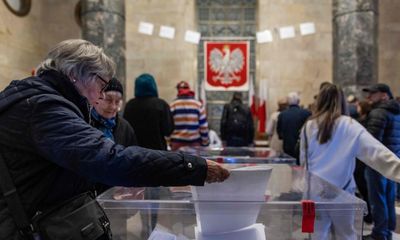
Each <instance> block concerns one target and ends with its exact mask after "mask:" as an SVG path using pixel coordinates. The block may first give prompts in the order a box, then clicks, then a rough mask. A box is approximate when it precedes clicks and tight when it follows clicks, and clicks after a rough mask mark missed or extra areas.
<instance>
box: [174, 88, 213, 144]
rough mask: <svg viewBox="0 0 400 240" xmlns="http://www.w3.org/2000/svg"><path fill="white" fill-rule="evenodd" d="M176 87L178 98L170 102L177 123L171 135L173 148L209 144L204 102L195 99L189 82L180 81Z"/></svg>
mask: <svg viewBox="0 0 400 240" xmlns="http://www.w3.org/2000/svg"><path fill="white" fill-rule="evenodd" d="M176 89H177V90H178V95H177V98H176V99H175V100H174V101H173V102H172V103H171V104H170V108H171V112H172V116H173V118H174V124H175V127H174V131H173V132H172V134H171V137H170V139H171V140H170V145H171V150H173V151H176V150H178V149H179V148H180V147H183V146H188V147H195V146H208V145H209V143H210V140H209V137H208V122H207V116H206V112H205V110H204V106H203V104H202V103H201V102H199V101H197V100H196V99H194V92H193V91H192V90H191V89H190V87H189V84H188V83H187V82H185V81H181V82H179V83H178V84H177V85H176Z"/></svg>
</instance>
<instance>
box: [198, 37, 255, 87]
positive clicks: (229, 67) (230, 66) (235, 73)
mask: <svg viewBox="0 0 400 240" xmlns="http://www.w3.org/2000/svg"><path fill="white" fill-rule="evenodd" d="M204 51H205V54H204V59H205V68H206V69H205V78H206V79H205V80H206V90H211V91H221V90H229V91H234V90H237V91H247V90H248V89H249V85H248V75H249V63H248V58H249V42H205V43H204Z"/></svg>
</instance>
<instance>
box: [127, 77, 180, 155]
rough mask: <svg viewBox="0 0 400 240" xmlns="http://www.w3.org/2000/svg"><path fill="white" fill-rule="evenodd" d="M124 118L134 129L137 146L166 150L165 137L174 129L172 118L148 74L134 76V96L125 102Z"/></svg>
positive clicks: (166, 104)
mask: <svg viewBox="0 0 400 240" xmlns="http://www.w3.org/2000/svg"><path fill="white" fill-rule="evenodd" d="M124 118H125V119H126V120H127V121H128V122H129V123H130V124H131V126H132V128H133V129H134V130H135V134H136V138H137V142H138V145H139V146H141V147H146V148H150V149H157V150H167V142H166V141H165V137H167V136H169V135H170V134H171V133H172V131H173V130H174V122H173V121H174V120H173V119H172V114H171V111H170V109H169V105H168V103H167V102H165V101H164V100H163V99H160V98H158V92H157V85H156V82H155V80H154V78H153V76H151V75H150V74H142V75H140V76H139V77H137V78H136V80H135V98H134V99H131V100H129V101H128V103H127V104H126V106H125V111H124Z"/></svg>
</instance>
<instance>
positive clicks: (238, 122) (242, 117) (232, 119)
mask: <svg viewBox="0 0 400 240" xmlns="http://www.w3.org/2000/svg"><path fill="white" fill-rule="evenodd" d="M247 115H248V112H247V111H246V109H245V108H244V107H243V106H242V105H239V104H230V105H229V111H228V119H227V131H228V132H229V134H230V135H235V136H242V137H245V136H247V133H248V131H249V129H248V122H247Z"/></svg>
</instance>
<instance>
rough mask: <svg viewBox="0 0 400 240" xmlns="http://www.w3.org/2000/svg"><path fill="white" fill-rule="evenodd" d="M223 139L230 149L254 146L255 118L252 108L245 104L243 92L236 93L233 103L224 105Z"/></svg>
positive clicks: (222, 120)
mask: <svg viewBox="0 0 400 240" xmlns="http://www.w3.org/2000/svg"><path fill="white" fill-rule="evenodd" d="M221 138H222V141H224V142H225V143H226V146H228V147H247V146H250V145H252V144H253V140H254V122H253V116H252V114H251V111H250V108H249V107H248V106H246V105H244V104H243V101H242V93H241V92H234V93H233V96H232V100H231V102H230V103H228V104H225V105H224V109H223V112H222V118H221Z"/></svg>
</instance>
